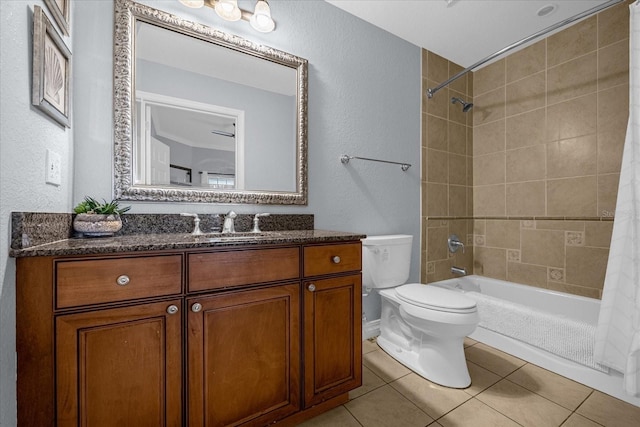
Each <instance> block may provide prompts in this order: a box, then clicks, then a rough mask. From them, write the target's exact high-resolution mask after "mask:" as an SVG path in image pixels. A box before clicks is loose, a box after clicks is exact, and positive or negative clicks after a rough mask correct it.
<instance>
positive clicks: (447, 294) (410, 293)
mask: <svg viewBox="0 0 640 427" xmlns="http://www.w3.org/2000/svg"><path fill="white" fill-rule="evenodd" d="M396 295H397V296H398V298H400V299H401V300H403V301H405V302H408V303H410V304H414V305H417V306H419V307H424V308H430V309H432V310H439V311H449V312H457V313H469V312H473V311H476V302H475V301H474V300H473V299H471V298H469V297H467V296H465V295H463V294H462V293H460V292H455V291H450V290H447V289H442V288H439V287H436V286H428V285H423V284H421V283H410V284H408V285H402V286H398V287H397V288H396Z"/></svg>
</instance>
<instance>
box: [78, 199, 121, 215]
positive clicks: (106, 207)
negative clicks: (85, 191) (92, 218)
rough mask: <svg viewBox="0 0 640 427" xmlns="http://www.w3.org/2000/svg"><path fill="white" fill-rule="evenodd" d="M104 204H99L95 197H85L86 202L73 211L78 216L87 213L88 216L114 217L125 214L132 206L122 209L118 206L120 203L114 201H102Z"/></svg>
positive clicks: (79, 204)
mask: <svg viewBox="0 0 640 427" xmlns="http://www.w3.org/2000/svg"><path fill="white" fill-rule="evenodd" d="M102 201H103V203H100V202H98V201H97V200H96V199H94V198H93V197H89V196H87V197H85V198H84V200H83V201H82V202H80V203H78V205H77V206H76V207H75V208H73V211H74V212H75V213H77V214H81V213H87V214H102V215H113V214H118V215H119V214H123V213H125V212H126V211H128V210H129V209H131V206H125V207H123V208H121V207H120V206H119V204H118V201H116V200H112V201H110V202H108V203H107V201H106V200H104V199H102Z"/></svg>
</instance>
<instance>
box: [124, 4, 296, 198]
mask: <svg viewBox="0 0 640 427" xmlns="http://www.w3.org/2000/svg"><path fill="white" fill-rule="evenodd" d="M115 4H116V8H115V38H114V40H115V44H114V73H115V76H116V79H115V84H114V91H115V94H114V117H115V121H114V133H115V153H114V154H115V155H114V170H115V184H114V187H115V194H116V198H118V199H123V200H154V201H173V202H175V201H185V202H223V203H225V202H231V203H270V204H306V203H307V160H306V159H307V61H306V60H305V59H302V58H299V57H296V56H293V55H291V54H288V53H286V52H282V51H279V50H276V49H273V48H269V47H266V46H263V45H258V44H254V43H252V42H251V41H248V40H246V39H242V38H240V37H237V36H233V35H230V34H226V33H223V32H221V31H218V30H215V29H213V28H210V27H207V26H205V25H201V24H197V23H194V22H190V21H186V20H182V19H181V18H180V17H178V16H175V15H171V14H169V13H166V12H163V11H160V10H157V9H153V8H151V7H148V6H145V5H141V4H139V3H135V2H133V1H130V0H116V2H115Z"/></svg>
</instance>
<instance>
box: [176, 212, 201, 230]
mask: <svg viewBox="0 0 640 427" xmlns="http://www.w3.org/2000/svg"><path fill="white" fill-rule="evenodd" d="M180 216H189V217H192V218H193V231H192V232H191V234H192V235H194V236H199V235H201V234H202V231H200V218H199V217H198V214H195V213H181V214H180Z"/></svg>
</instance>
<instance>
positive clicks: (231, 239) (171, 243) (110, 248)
mask: <svg viewBox="0 0 640 427" xmlns="http://www.w3.org/2000/svg"><path fill="white" fill-rule="evenodd" d="M364 237H366V236H365V235H362V234H354V233H345V232H340V231H328V230H286V231H274V232H264V233H258V234H257V235H253V236H252V235H251V233H236V234H235V235H227V234H220V233H212V234H204V235H201V236H192V235H191V234H185V233H163V234H133V235H126V236H115V237H94V238H79V239H74V238H72V239H65V240H59V241H56V242H51V243H46V244H43V245H38V246H32V247H30V248H26V249H18V250H16V249H12V250H11V256H13V257H30V256H63V255H91V254H110V253H118V252H138V251H158V250H167V249H177V250H181V249H195V248H212V247H223V246H224V247H228V246H247V245H249V246H251V245H266V244H282V243H323V242H341V241H352V240H360V239H363V238H364Z"/></svg>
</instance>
